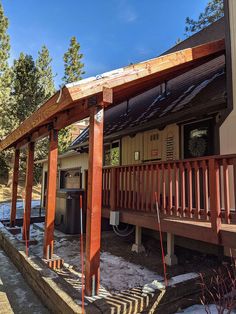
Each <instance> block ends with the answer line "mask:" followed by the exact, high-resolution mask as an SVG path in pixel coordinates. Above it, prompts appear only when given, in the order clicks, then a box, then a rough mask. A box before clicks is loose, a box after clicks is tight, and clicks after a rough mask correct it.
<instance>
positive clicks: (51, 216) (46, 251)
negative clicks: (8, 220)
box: [43, 129, 58, 260]
mask: <svg viewBox="0 0 236 314" xmlns="http://www.w3.org/2000/svg"><path fill="white" fill-rule="evenodd" d="M57 157H58V131H57V130H55V129H51V130H50V133H49V154H48V178H47V180H48V182H47V196H46V216H45V230H44V245H43V257H44V258H45V259H46V260H48V259H51V258H52V256H53V248H54V247H53V245H54V243H53V242H54V221H55V211H56V188H57Z"/></svg>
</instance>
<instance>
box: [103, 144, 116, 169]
mask: <svg viewBox="0 0 236 314" xmlns="http://www.w3.org/2000/svg"><path fill="white" fill-rule="evenodd" d="M119 165H120V141H114V142H112V143H111V144H105V145H104V166H119Z"/></svg>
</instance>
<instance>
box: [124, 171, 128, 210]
mask: <svg viewBox="0 0 236 314" xmlns="http://www.w3.org/2000/svg"><path fill="white" fill-rule="evenodd" d="M124 179H125V180H124V190H125V208H126V209H127V208H128V204H127V200H128V197H127V196H128V195H127V194H128V180H127V167H125V176H124Z"/></svg>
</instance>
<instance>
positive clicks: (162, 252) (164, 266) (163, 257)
mask: <svg viewBox="0 0 236 314" xmlns="http://www.w3.org/2000/svg"><path fill="white" fill-rule="evenodd" d="M155 200H156V210H157V220H158V226H159V233H160V242H161V255H162V264H163V271H164V278H165V286H166V287H167V285H168V281H167V275H166V263H165V254H164V248H163V239H162V233H161V220H160V213H159V206H158V201H157V192H155Z"/></svg>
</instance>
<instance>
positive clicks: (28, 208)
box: [22, 142, 34, 240]
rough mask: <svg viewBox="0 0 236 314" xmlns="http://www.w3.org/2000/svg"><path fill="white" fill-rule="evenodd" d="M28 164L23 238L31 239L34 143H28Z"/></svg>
mask: <svg viewBox="0 0 236 314" xmlns="http://www.w3.org/2000/svg"><path fill="white" fill-rule="evenodd" d="M27 153H28V155H27V166H26V181H25V208H24V221H23V232H22V239H23V240H29V235H30V216H31V201H32V188H33V170H34V143H32V142H31V143H29V144H28V152H27Z"/></svg>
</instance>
